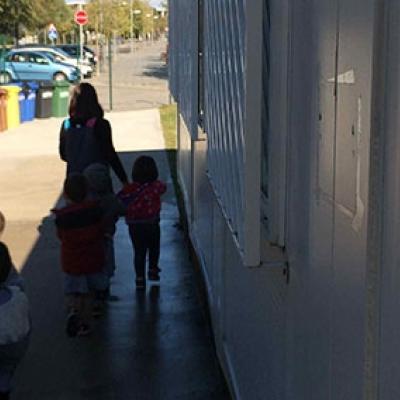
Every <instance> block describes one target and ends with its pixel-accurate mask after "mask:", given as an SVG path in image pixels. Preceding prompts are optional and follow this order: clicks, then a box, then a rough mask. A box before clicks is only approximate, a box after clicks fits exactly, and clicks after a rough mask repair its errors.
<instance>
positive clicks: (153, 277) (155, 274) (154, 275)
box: [148, 267, 161, 282]
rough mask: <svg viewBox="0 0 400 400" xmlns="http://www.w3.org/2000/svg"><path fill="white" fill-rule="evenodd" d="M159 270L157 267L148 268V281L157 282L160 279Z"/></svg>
mask: <svg viewBox="0 0 400 400" xmlns="http://www.w3.org/2000/svg"><path fill="white" fill-rule="evenodd" d="M160 271H161V269H160V268H158V267H155V268H149V273H148V278H149V281H156V282H158V281H159V280H160Z"/></svg>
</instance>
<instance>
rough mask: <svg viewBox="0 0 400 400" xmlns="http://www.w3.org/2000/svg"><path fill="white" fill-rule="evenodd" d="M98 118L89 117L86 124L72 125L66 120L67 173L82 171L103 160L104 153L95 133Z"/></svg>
mask: <svg viewBox="0 0 400 400" xmlns="http://www.w3.org/2000/svg"><path fill="white" fill-rule="evenodd" d="M95 124H96V118H91V119H89V120H88V121H87V122H86V124H85V125H76V126H72V124H71V121H70V120H69V119H66V120H65V121H64V130H65V133H66V135H65V154H66V160H67V175H69V174H71V173H82V172H83V171H84V169H85V168H86V167H88V166H89V165H90V164H93V163H96V162H97V163H98V162H100V163H101V162H102V160H103V154H102V151H101V147H100V143H99V140H98V138H97V137H96V135H95V131H94V127H95Z"/></svg>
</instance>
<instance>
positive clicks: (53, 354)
mask: <svg viewBox="0 0 400 400" xmlns="http://www.w3.org/2000/svg"><path fill="white" fill-rule="evenodd" d="M109 119H110V120H111V123H112V126H113V130H114V142H115V145H116V147H117V150H118V151H120V156H121V158H122V160H123V162H124V164H125V166H126V169H127V172H130V168H131V165H132V161H133V159H134V157H135V156H136V155H137V154H138V153H141V154H142V153H143V152H145V153H146V154H151V155H152V156H153V157H155V159H156V160H157V163H158V165H159V169H160V176H161V179H163V180H165V181H166V182H168V192H167V195H166V196H165V199H164V200H165V201H164V203H163V211H162V218H161V219H162V223H161V229H162V249H161V260H160V266H161V268H162V270H163V271H162V281H161V285H160V286H149V287H148V288H147V291H146V292H145V293H136V291H135V289H134V275H133V267H132V258H133V254H132V249H131V245H130V241H129V238H128V235H127V230H126V227H125V225H124V223H123V221H121V222H120V223H119V224H118V230H117V234H116V241H115V243H116V257H117V273H116V276H115V277H114V278H113V282H112V294H113V295H114V296H115V299H114V301H112V302H110V303H109V306H108V310H107V313H106V315H105V316H104V317H103V318H101V319H99V320H97V321H96V322H95V331H94V334H93V335H92V336H91V337H90V338H73V339H70V338H67V337H66V335H65V333H64V325H65V314H64V309H63V293H62V284H63V282H62V275H61V271H60V266H59V262H58V258H59V243H58V241H57V239H56V237H55V230H54V224H53V220H52V218H51V217H49V209H50V208H51V207H53V206H54V204H56V203H57V202H58V201H59V196H60V188H61V184H62V180H63V177H64V171H65V170H64V164H63V163H62V162H61V161H60V160H59V159H58V156H57V139H58V130H59V125H60V122H61V121H60V120H57V119H50V120H45V121H35V122H33V123H28V124H26V125H23V126H21V127H20V128H18V129H15V130H11V131H8V132H6V133H2V134H0V158H1V160H2V162H1V164H0V187H1V188H2V189H1V191H0V209H1V210H2V211H3V212H4V213H5V214H6V217H7V226H6V231H5V234H4V237H3V238H2V239H3V240H4V241H5V242H6V243H7V244H8V245H9V246H10V249H11V251H12V254H13V258H14V260H15V262H16V264H17V267H18V268H20V269H21V270H22V275H23V276H24V278H25V281H26V286H27V294H28V296H29V298H30V301H31V307H32V320H33V333H32V340H31V345H30V348H29V351H28V354H27V356H26V357H25V359H24V361H23V362H22V364H21V365H20V367H19V369H18V371H17V374H16V377H15V385H16V388H15V391H14V394H13V396H12V399H13V400H39V399H40V400H80V399H93V400H103V399H104V400H111V399H112V400H131V399H138V400H141V399H143V400H147V399H151V400H153V399H154V400H157V399H161V400H184V399H188V400H189V399H190V400H196V399H197V400H200V399H201V400H203V399H204V400H212V399H215V400H217V399H218V400H223V399H228V398H229V396H228V394H227V391H226V387H225V384H224V381H223V378H222V376H221V373H220V371H219V367H218V363H217V360H216V357H215V353H214V348H213V343H212V337H211V334H210V331H209V328H208V326H207V323H206V319H205V317H204V311H203V310H202V309H201V307H200V305H199V302H198V298H197V294H196V287H195V283H194V277H193V270H192V267H191V265H190V262H189V259H188V254H187V250H186V247H185V244H184V240H183V237H182V233H181V232H180V231H179V230H178V229H176V222H177V220H178V214H177V208H176V200H175V196H174V193H173V188H172V183H171V179H170V173H169V169H168V166H167V160H166V156H165V152H164V151H163V148H164V142H163V138H162V134H161V128H160V122H159V117H158V111H157V110H147V111H141V112H127V113H115V114H111V115H110V116H109ZM116 188H118V185H117V184H116Z"/></svg>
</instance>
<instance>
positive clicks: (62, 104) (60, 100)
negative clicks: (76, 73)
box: [52, 81, 70, 117]
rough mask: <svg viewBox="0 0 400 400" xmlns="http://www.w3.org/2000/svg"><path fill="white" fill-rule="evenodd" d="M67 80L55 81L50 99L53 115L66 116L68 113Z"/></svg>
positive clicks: (68, 86)
mask: <svg viewBox="0 0 400 400" xmlns="http://www.w3.org/2000/svg"><path fill="white" fill-rule="evenodd" d="M69 88H70V84H69V82H68V81H55V82H54V92H53V99H52V109H53V117H66V116H67V115H68V105H69Z"/></svg>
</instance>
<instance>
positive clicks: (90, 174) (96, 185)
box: [83, 163, 112, 194]
mask: <svg viewBox="0 0 400 400" xmlns="http://www.w3.org/2000/svg"><path fill="white" fill-rule="evenodd" d="M83 174H84V175H85V177H86V179H87V180H88V182H89V188H90V191H92V192H94V193H98V194H108V193H112V182H111V177H110V172H109V170H108V167H107V166H106V165H104V164H100V163H94V164H90V165H89V166H88V167H87V168H86V169H85V170H84V171H83Z"/></svg>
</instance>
